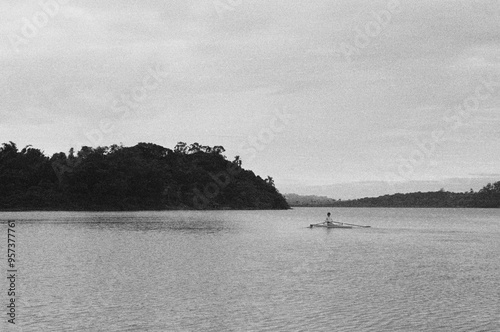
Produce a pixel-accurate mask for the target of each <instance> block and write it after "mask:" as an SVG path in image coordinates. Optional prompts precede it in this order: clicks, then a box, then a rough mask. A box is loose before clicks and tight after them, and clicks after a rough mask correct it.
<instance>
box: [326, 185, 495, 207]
mask: <svg viewBox="0 0 500 332" xmlns="http://www.w3.org/2000/svg"><path fill="white" fill-rule="evenodd" d="M330 206H338V207H341V206H342V207H448V208H500V181H499V182H495V183H494V184H491V183H488V184H487V185H486V186H485V187H483V188H482V189H481V190H479V191H478V192H474V191H473V190H472V189H471V190H470V191H468V192H464V193H454V192H449V191H444V190H443V189H441V190H440V191H433V192H416V193H408V194H394V195H385V196H380V197H365V198H361V199H355V200H347V201H336V202H335V203H334V204H332V205H330Z"/></svg>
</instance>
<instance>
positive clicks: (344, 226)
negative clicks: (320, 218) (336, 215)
mask: <svg viewBox="0 0 500 332" xmlns="http://www.w3.org/2000/svg"><path fill="white" fill-rule="evenodd" d="M309 227H310V228H313V227H325V228H352V226H348V225H340V224H330V225H327V224H325V223H321V224H311V225H309Z"/></svg>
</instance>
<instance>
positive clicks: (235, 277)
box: [0, 208, 500, 332]
mask: <svg viewBox="0 0 500 332" xmlns="http://www.w3.org/2000/svg"><path fill="white" fill-rule="evenodd" d="M326 212H328V209H326V208H295V209H293V210H288V211H165V212H106V213H95V212H16V213H1V214H0V221H1V223H0V231H1V234H2V236H1V238H2V240H1V245H0V248H1V250H2V254H1V257H3V258H2V259H1V260H2V261H3V262H1V263H0V264H1V265H2V266H3V267H2V269H3V270H4V272H5V273H6V271H7V258H6V253H7V248H6V244H7V223H6V221H7V220H9V219H11V220H15V221H16V226H15V230H16V256H17V257H16V258H17V261H16V264H17V266H16V267H17V269H18V275H17V279H16V288H17V291H18V292H17V294H16V295H18V296H17V299H16V303H17V307H16V313H17V316H16V326H15V327H13V326H12V324H7V323H6V320H7V315H6V314H7V308H6V304H7V303H8V302H7V301H8V297H7V288H8V284H7V280H6V279H4V281H3V282H2V283H1V288H2V289H1V290H0V292H1V293H0V294H1V296H0V299H1V303H2V306H1V307H2V308H4V309H3V310H2V313H1V314H2V322H1V323H0V330H1V331H11V330H12V331H65V332H66V331H329V332H330V331H377V332H378V331H412V332H413V331H426V332H427V331H500V321H499V317H500V259H499V253H500V210H498V209H497V210H483V209H380V208H379V209H367V208H366V209H361V208H359V209H349V208H336V209H331V212H332V216H333V217H334V218H333V219H334V220H340V221H343V222H347V223H354V224H361V225H371V226H372V228H353V229H325V228H313V229H310V228H308V227H307V226H308V225H309V224H311V223H316V222H320V221H322V220H323V219H324V217H325V215H326Z"/></svg>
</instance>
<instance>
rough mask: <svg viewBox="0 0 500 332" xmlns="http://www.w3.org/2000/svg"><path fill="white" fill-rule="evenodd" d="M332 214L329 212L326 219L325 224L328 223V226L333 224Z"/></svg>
mask: <svg viewBox="0 0 500 332" xmlns="http://www.w3.org/2000/svg"><path fill="white" fill-rule="evenodd" d="M330 216H331V213H330V212H328V213H327V214H326V220H325V224H326V225H327V226H330V225H333V220H332V217H330Z"/></svg>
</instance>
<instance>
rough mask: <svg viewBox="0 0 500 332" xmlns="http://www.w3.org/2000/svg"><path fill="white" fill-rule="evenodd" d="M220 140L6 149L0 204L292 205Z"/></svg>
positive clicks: (0, 168) (0, 165)
mask: <svg viewBox="0 0 500 332" xmlns="http://www.w3.org/2000/svg"><path fill="white" fill-rule="evenodd" d="M224 151H225V150H224V148H223V147H222V146H214V147H208V146H202V145H200V144H198V143H193V144H191V145H187V144H186V143H183V142H179V143H178V144H177V145H176V146H175V148H174V149H173V150H171V149H167V148H164V147H162V146H159V145H155V144H152V143H139V144H137V145H136V146H133V147H123V146H117V145H112V146H110V147H98V148H90V147H82V149H81V150H80V151H78V152H77V153H75V152H74V151H73V149H71V150H70V151H69V153H68V155H66V154H65V153H63V152H60V153H56V154H54V155H53V156H52V157H50V158H49V157H47V156H45V155H44V153H43V152H41V151H40V150H38V149H35V148H33V147H31V146H28V147H25V148H23V149H22V150H19V149H18V148H17V146H16V144H14V143H12V142H10V143H4V144H3V146H2V147H0V210H4V211H5V210H153V209H154V210H165V209H288V208H289V206H288V203H287V202H286V200H285V199H284V197H283V196H282V195H281V194H280V193H279V192H278V190H277V189H276V188H275V187H274V181H273V179H272V178H271V177H268V178H267V179H262V178H261V177H259V176H256V175H255V174H254V173H253V172H252V171H249V170H245V169H243V168H242V167H241V160H240V159H239V157H238V156H236V157H235V159H234V160H233V161H228V160H227V159H226V157H225V156H224V155H223V154H222V153H223V152H224Z"/></svg>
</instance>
